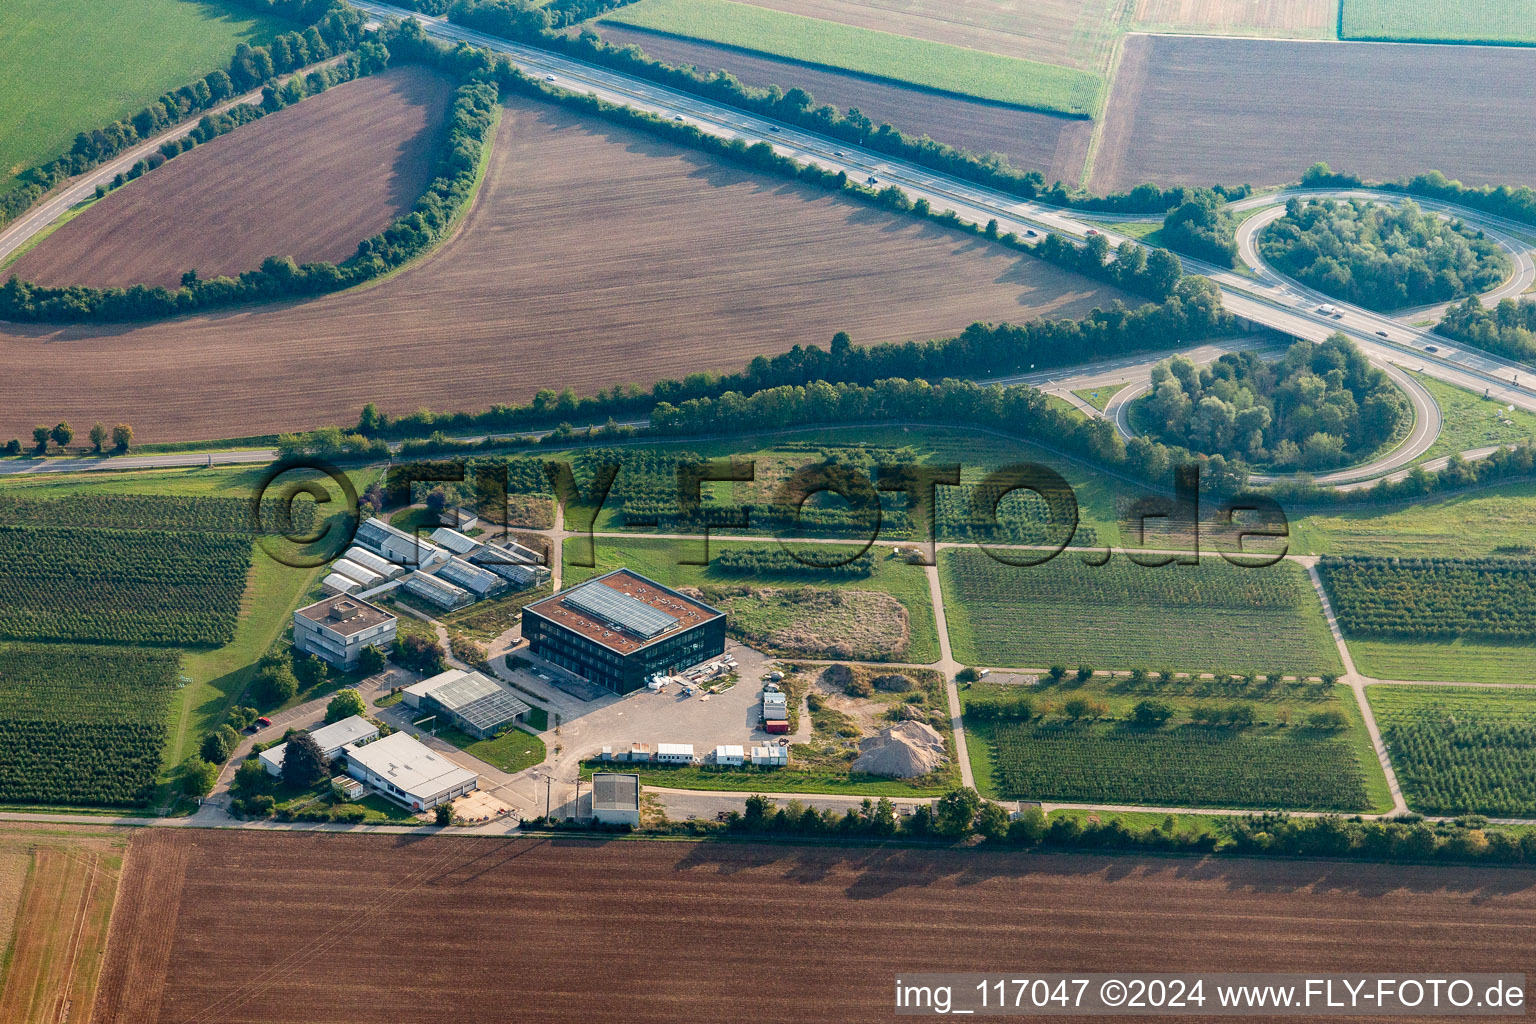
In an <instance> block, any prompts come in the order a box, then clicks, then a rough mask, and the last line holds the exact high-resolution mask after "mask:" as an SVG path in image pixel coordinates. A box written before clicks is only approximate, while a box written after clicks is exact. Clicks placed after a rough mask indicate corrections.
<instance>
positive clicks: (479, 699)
mask: <svg viewBox="0 0 1536 1024" xmlns="http://www.w3.org/2000/svg"><path fill="white" fill-rule="evenodd" d="M406 692H407V693H411V694H415V695H416V696H418V697H430V698H432V700H434V701H436V702H437V703H438V704H440V705H442V706H443V707H444V708H445V709H447V710H448V711H452V712H453V713H454V714H456V715H458V716H459V717H461V718H463V719H464V720H465V721H466V722H468V723H470V724H471V725H473V726H474V727H475V728H477V729H493V728H495V727H496V726H498V725H503V724H505V723H507V722H510V721H512V720H513V719H514V718H516V717H517V716H518V715H523V714H527V713H528V712H529V711H530V710H532V709H531V708H530V707H529V705H528V704H527V702H526V701H523V700H522V699H520V698H518V697H516V696H514V695H513V694H512V693H511V692H510V691H508V690H507V689H506V688H505V687H503V686H501V685H500V684H499V683H497V682H496V680H494V679H490V678H488V677H487V676H485V675H482V674H481V673H479V672H466V671H464V670H463V669H457V668H451V669H449V670H448V671H446V672H441V673H439V674H437V675H435V676H433V677H432V678H431V679H423V680H422V681H421V682H419V683H416V684H415V685H414V686H408V687H406Z"/></svg>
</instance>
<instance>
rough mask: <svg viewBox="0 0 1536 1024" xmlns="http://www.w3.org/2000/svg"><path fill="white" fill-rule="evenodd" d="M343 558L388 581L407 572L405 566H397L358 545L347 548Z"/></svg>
mask: <svg viewBox="0 0 1536 1024" xmlns="http://www.w3.org/2000/svg"><path fill="white" fill-rule="evenodd" d="M341 557H342V558H344V559H346V560H347V561H349V562H351V563H352V564H353V565H360V566H362V567H363V568H364V569H367V570H368V571H369V572H374V573H378V574H379V576H380V577H382V578H383V579H386V580H392V579H394V578H395V577H396V576H400V575H402V574H404V573H405V571H406V567H405V566H403V565H396V564H395V563H393V562H391V561H389V560H387V559H384V558H380V557H379V556H378V555H376V554H374V553H373V552H372V551H369V550H367V549H366V548H360V547H358V546H357V545H356V544H354V545H352V546H351V547H350V548H347V550H346V552H345V553H344V554H343V555H342V556H341Z"/></svg>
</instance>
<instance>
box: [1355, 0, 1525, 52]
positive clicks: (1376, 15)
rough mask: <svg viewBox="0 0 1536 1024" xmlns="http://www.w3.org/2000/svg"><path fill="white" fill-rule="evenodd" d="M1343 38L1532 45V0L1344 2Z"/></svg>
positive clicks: (1372, 0)
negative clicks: (1457, 2)
mask: <svg viewBox="0 0 1536 1024" xmlns="http://www.w3.org/2000/svg"><path fill="white" fill-rule="evenodd" d="M1343 2H1344V9H1343V11H1342V16H1341V18H1340V28H1341V31H1340V33H1339V34H1340V36H1341V37H1342V38H1344V39H1400V40H1416V41H1420V42H1424V41H1430V40H1444V41H1446V42H1459V43H1536V4H1532V3H1531V2H1530V0H1478V2H1477V3H1463V4H1456V3H1447V2H1446V0H1343Z"/></svg>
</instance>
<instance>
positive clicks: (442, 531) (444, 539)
mask: <svg viewBox="0 0 1536 1024" xmlns="http://www.w3.org/2000/svg"><path fill="white" fill-rule="evenodd" d="M432 542H433V543H434V544H437V545H438V546H439V547H445V548H447V549H448V550H449V551H452V552H453V553H454V554H456V555H467V554H469V553H470V552H471V551H477V550H479V548H480V542H479V541H477V540H475V538H473V537H466V536H465V535H464V534H462V533H460V532H459V531H458V530H454V529H450V528H448V527H446V526H439V527H438V528H437V529H435V530H433V531H432Z"/></svg>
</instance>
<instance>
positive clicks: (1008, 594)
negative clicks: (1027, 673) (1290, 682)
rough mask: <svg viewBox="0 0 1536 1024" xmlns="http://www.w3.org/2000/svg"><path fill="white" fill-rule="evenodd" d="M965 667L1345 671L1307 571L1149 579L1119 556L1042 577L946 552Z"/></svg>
mask: <svg viewBox="0 0 1536 1024" xmlns="http://www.w3.org/2000/svg"><path fill="white" fill-rule="evenodd" d="M939 571H940V576H941V579H942V581H943V583H944V587H945V610H946V616H947V618H948V619H949V624H950V630H951V636H950V639H951V641H952V643H953V644H954V647H955V657H956V658H958V659H959V660H961V661H963V662H966V663H968V664H978V665H1022V666H1028V667H1035V668H1043V667H1046V666H1049V665H1054V664H1061V665H1067V666H1074V665H1078V664H1082V663H1087V664H1091V665H1093V666H1095V667H1097V668H1106V669H1133V668H1146V669H1152V670H1156V669H1162V668H1171V669H1177V670H1180V671H1215V672H1247V671H1257V672H1264V673H1268V672H1282V673H1287V674H1298V675H1321V674H1323V673H1327V672H1337V671H1339V664H1338V656H1337V651H1336V650H1335V648H1334V645H1333V643H1332V640H1331V637H1330V636H1329V634H1328V630H1327V625H1326V623H1325V622H1324V621H1323V617H1322V611H1321V608H1320V607H1319V606H1318V603H1317V600H1316V596H1315V594H1314V593H1313V592H1312V589H1311V587H1310V585H1309V584H1308V583H1307V581H1306V577H1305V574H1304V572H1303V571H1302V570H1301V569H1300V568H1299V567H1297V566H1296V565H1293V564H1292V563H1290V562H1279V563H1277V564H1275V565H1273V566H1269V567H1266V568H1249V569H1245V568H1239V567H1237V566H1234V565H1231V564H1230V563H1228V562H1226V561H1224V560H1222V559H1220V558H1216V557H1212V556H1205V557H1203V558H1202V559H1201V561H1200V564H1199V565H1195V566H1179V565H1169V566H1162V567H1158V568H1149V567H1145V566H1140V565H1136V564H1134V563H1132V562H1130V561H1129V560H1128V559H1126V558H1124V557H1122V556H1117V557H1116V558H1114V559H1112V560H1111V561H1110V562H1109V563H1107V564H1106V565H1103V566H1090V565H1086V564H1084V563H1083V561H1082V560H1081V558H1080V557H1079V556H1078V555H1077V554H1075V553H1072V552H1067V553H1064V554H1062V555H1059V556H1058V557H1056V558H1054V559H1052V560H1051V561H1050V562H1048V563H1046V564H1044V565H1039V566H1031V567H1021V566H1014V565H1008V564H1004V563H1003V562H1000V561H998V560H997V559H995V558H993V557H991V556H990V555H989V554H987V553H986V552H981V551H974V550H967V549H950V550H946V551H944V552H941V554H940V559H939Z"/></svg>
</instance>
